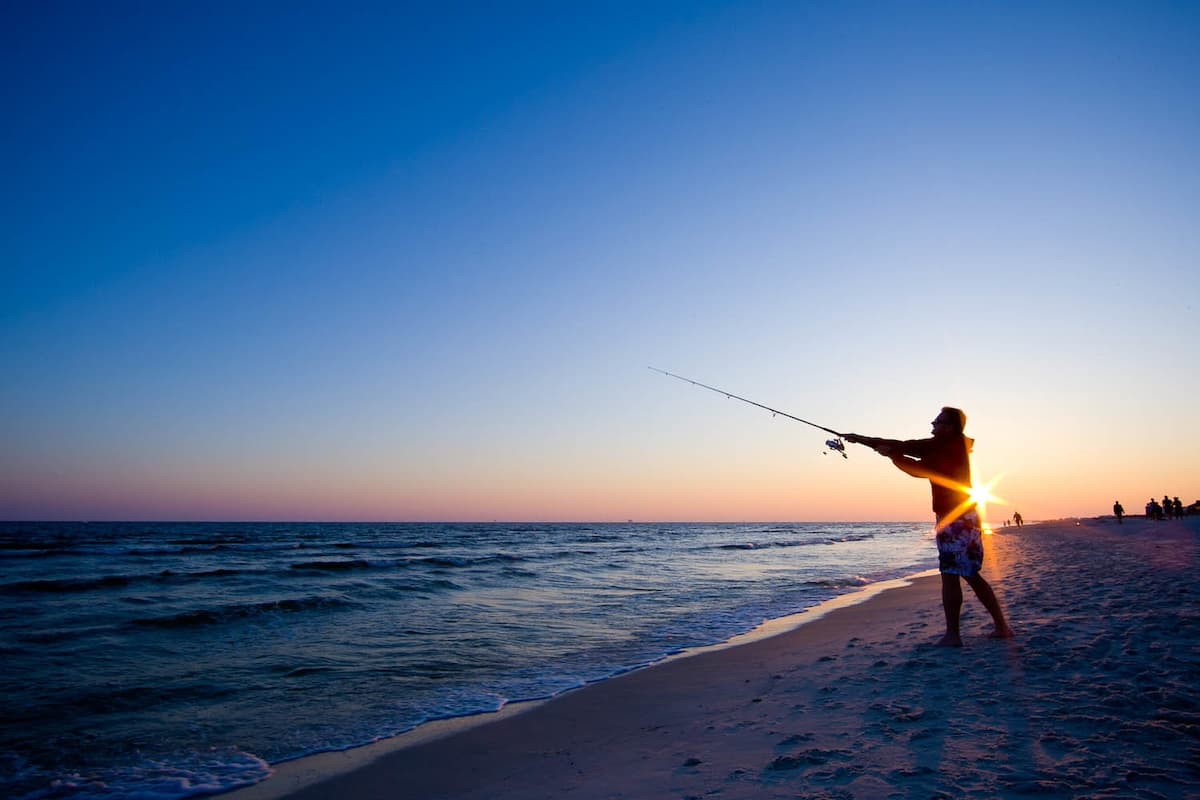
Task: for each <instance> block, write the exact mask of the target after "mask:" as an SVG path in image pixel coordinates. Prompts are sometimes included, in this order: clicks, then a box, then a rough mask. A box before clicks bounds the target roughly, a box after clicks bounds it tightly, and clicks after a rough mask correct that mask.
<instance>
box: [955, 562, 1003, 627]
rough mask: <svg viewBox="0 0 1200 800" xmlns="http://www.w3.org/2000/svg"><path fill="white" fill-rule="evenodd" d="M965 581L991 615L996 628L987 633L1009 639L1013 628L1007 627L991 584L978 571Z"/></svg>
mask: <svg viewBox="0 0 1200 800" xmlns="http://www.w3.org/2000/svg"><path fill="white" fill-rule="evenodd" d="M943 577H944V576H943ZM967 583H969V584H970V585H971V588H972V589H974V590H975V596H976V597H978V598H979V601H980V602H981V603H983V606H984V608H986V609H987V610H988V613H989V614H991V615H992V622H993V624H995V626H996V630H994V631H992V632H991V634H989V635H990V636H991V637H992V638H993V639H1011V638H1012V637H1013V630H1012V628H1010V627H1008V621H1007V620H1006V619H1005V618H1004V609H1002V608H1000V601H999V600H997V599H996V593H995V592H993V591H992V587H991V585H990V584H989V583H988V582H987V581H985V580H984V579H983V576H982V575H980V574H979V573H978V572H976V573H975V574H974V575H972V576H971V577H969V578H967Z"/></svg>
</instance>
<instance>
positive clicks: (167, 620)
mask: <svg viewBox="0 0 1200 800" xmlns="http://www.w3.org/2000/svg"><path fill="white" fill-rule="evenodd" d="M352 606H354V603H351V602H349V601H347V600H343V599H341V598H337V597H320V596H316V597H301V598H289V599H286V600H271V601H268V602H265V603H234V604H232V605H227V606H221V607H218V608H212V609H209V608H201V609H196V610H195V611H183V612H180V613H178V614H170V615H168V616H165V617H144V618H142V619H135V620H132V621H131V622H130V623H129V624H131V625H135V626H139V627H151V628H194V627H199V626H207V625H220V624H222V623H226V622H237V621H240V620H244V619H250V618H253V617H259V616H264V615H270V614H294V613H298V612H303V611H316V610H322V611H324V610H336V609H341V608H349V607H352Z"/></svg>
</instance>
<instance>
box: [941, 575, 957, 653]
mask: <svg viewBox="0 0 1200 800" xmlns="http://www.w3.org/2000/svg"><path fill="white" fill-rule="evenodd" d="M962 602H963V594H962V584H960V583H959V582H958V576H957V575H950V574H947V573H945V572H943V573H942V609H943V610H944V611H945V612H946V635H945V636H943V637H942V638H941V640H940V641H939V642H938V646H939V647H962V636H961V635H960V634H959V631H958V619H959V617H960V616H961V615H962Z"/></svg>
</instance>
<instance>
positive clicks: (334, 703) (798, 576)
mask: <svg viewBox="0 0 1200 800" xmlns="http://www.w3.org/2000/svg"><path fill="white" fill-rule="evenodd" d="M930 529H931V526H930V525H929V524H928V523H780V524H699V523H688V524H634V523H630V524H583V523H580V524H541V523H538V524H500V523H495V524H443V523H438V524H416V523H410V524H365V523H363V524H359V523H355V524H345V523H338V524H331V523H304V524H285V523H270V524H267V523H111V522H103V523H0V569H2V571H0V654H2V656H3V663H4V669H3V671H2V674H0V698H2V703H3V708H2V716H3V720H4V722H3V728H2V732H0V796H3V797H9V798H28V799H32V798H73V799H80V800H91V799H92V798H115V797H129V796H134V795H136V796H138V797H142V798H149V799H151V800H154V799H156V798H162V800H169V799H170V798H181V797H187V796H193V795H198V794H208V793H214V792H219V791H225V790H228V789H233V788H236V787H239V786H245V785H249V784H252V783H255V782H257V781H260V780H262V779H263V778H265V777H266V776H267V775H268V774H269V772H270V767H269V765H270V764H273V763H277V762H280V761H285V760H290V759H294V758H298V757H301V756H305V755H309V754H312V753H317V752H322V751H330V750H342V749H346V748H350V747H353V746H356V745H361V744H366V743H369V742H372V741H376V740H378V739H381V738H384V737H387V736H393V735H396V734H398V733H402V732H404V731H407V730H411V729H412V728H414V727H416V726H419V725H420V724H422V723H423V722H427V721H430V720H434V719H439V718H446V717H455V716H463V715H470V714H476V713H480V712H485V711H494V710H496V709H498V708H500V707H501V706H503V705H504V704H505V703H508V702H510V701H517V700H527V699H537V698H545V697H551V696H554V695H556V694H559V693H561V692H564V691H567V690H570V689H573V688H577V687H579V686H582V685H585V684H587V683H590V682H594V681H599V680H603V679H605V678H609V677H612V676H615V675H618V674H621V673H623V672H627V671H629V670H631V669H636V668H638V667H641V666H645V665H648V664H652V663H654V662H656V661H659V660H661V659H663V658H665V657H667V656H669V655H672V654H676V653H679V652H682V651H685V650H687V649H689V648H693V647H700V646H705V645H711V644H716V643H719V642H722V641H725V640H727V639H728V638H730V637H731V636H734V635H737V634H739V633H744V632H746V631H748V630H750V629H752V628H754V627H756V626H757V625H759V624H760V623H762V622H763V621H765V620H768V619H775V618H779V617H783V616H787V615H789V614H793V613H797V612H799V611H801V610H803V609H805V608H809V607H811V606H814V605H816V604H818V603H820V602H822V601H824V600H828V599H831V598H833V597H835V596H837V595H840V594H844V593H846V592H848V591H851V590H854V589H857V588H859V587H861V586H864V585H867V584H869V583H872V582H876V581H881V580H888V579H892V578H897V577H903V576H905V575H909V574H913V573H915V572H920V571H924V570H927V569H931V568H933V567H935V566H936V556H935V552H934V550H935V548H934V545H933V543H932V534H931V530H930Z"/></svg>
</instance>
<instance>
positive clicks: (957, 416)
mask: <svg viewBox="0 0 1200 800" xmlns="http://www.w3.org/2000/svg"><path fill="white" fill-rule="evenodd" d="M942 413H943V414H944V415H945V416H946V419H948V420H950V421H951V422H954V423H957V424H958V432H959V433H962V432H963V430H964V429H965V428H966V427H967V415H966V414H965V413H964V412H963V410H962V409H961V408H953V407H951V406H943V407H942Z"/></svg>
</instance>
